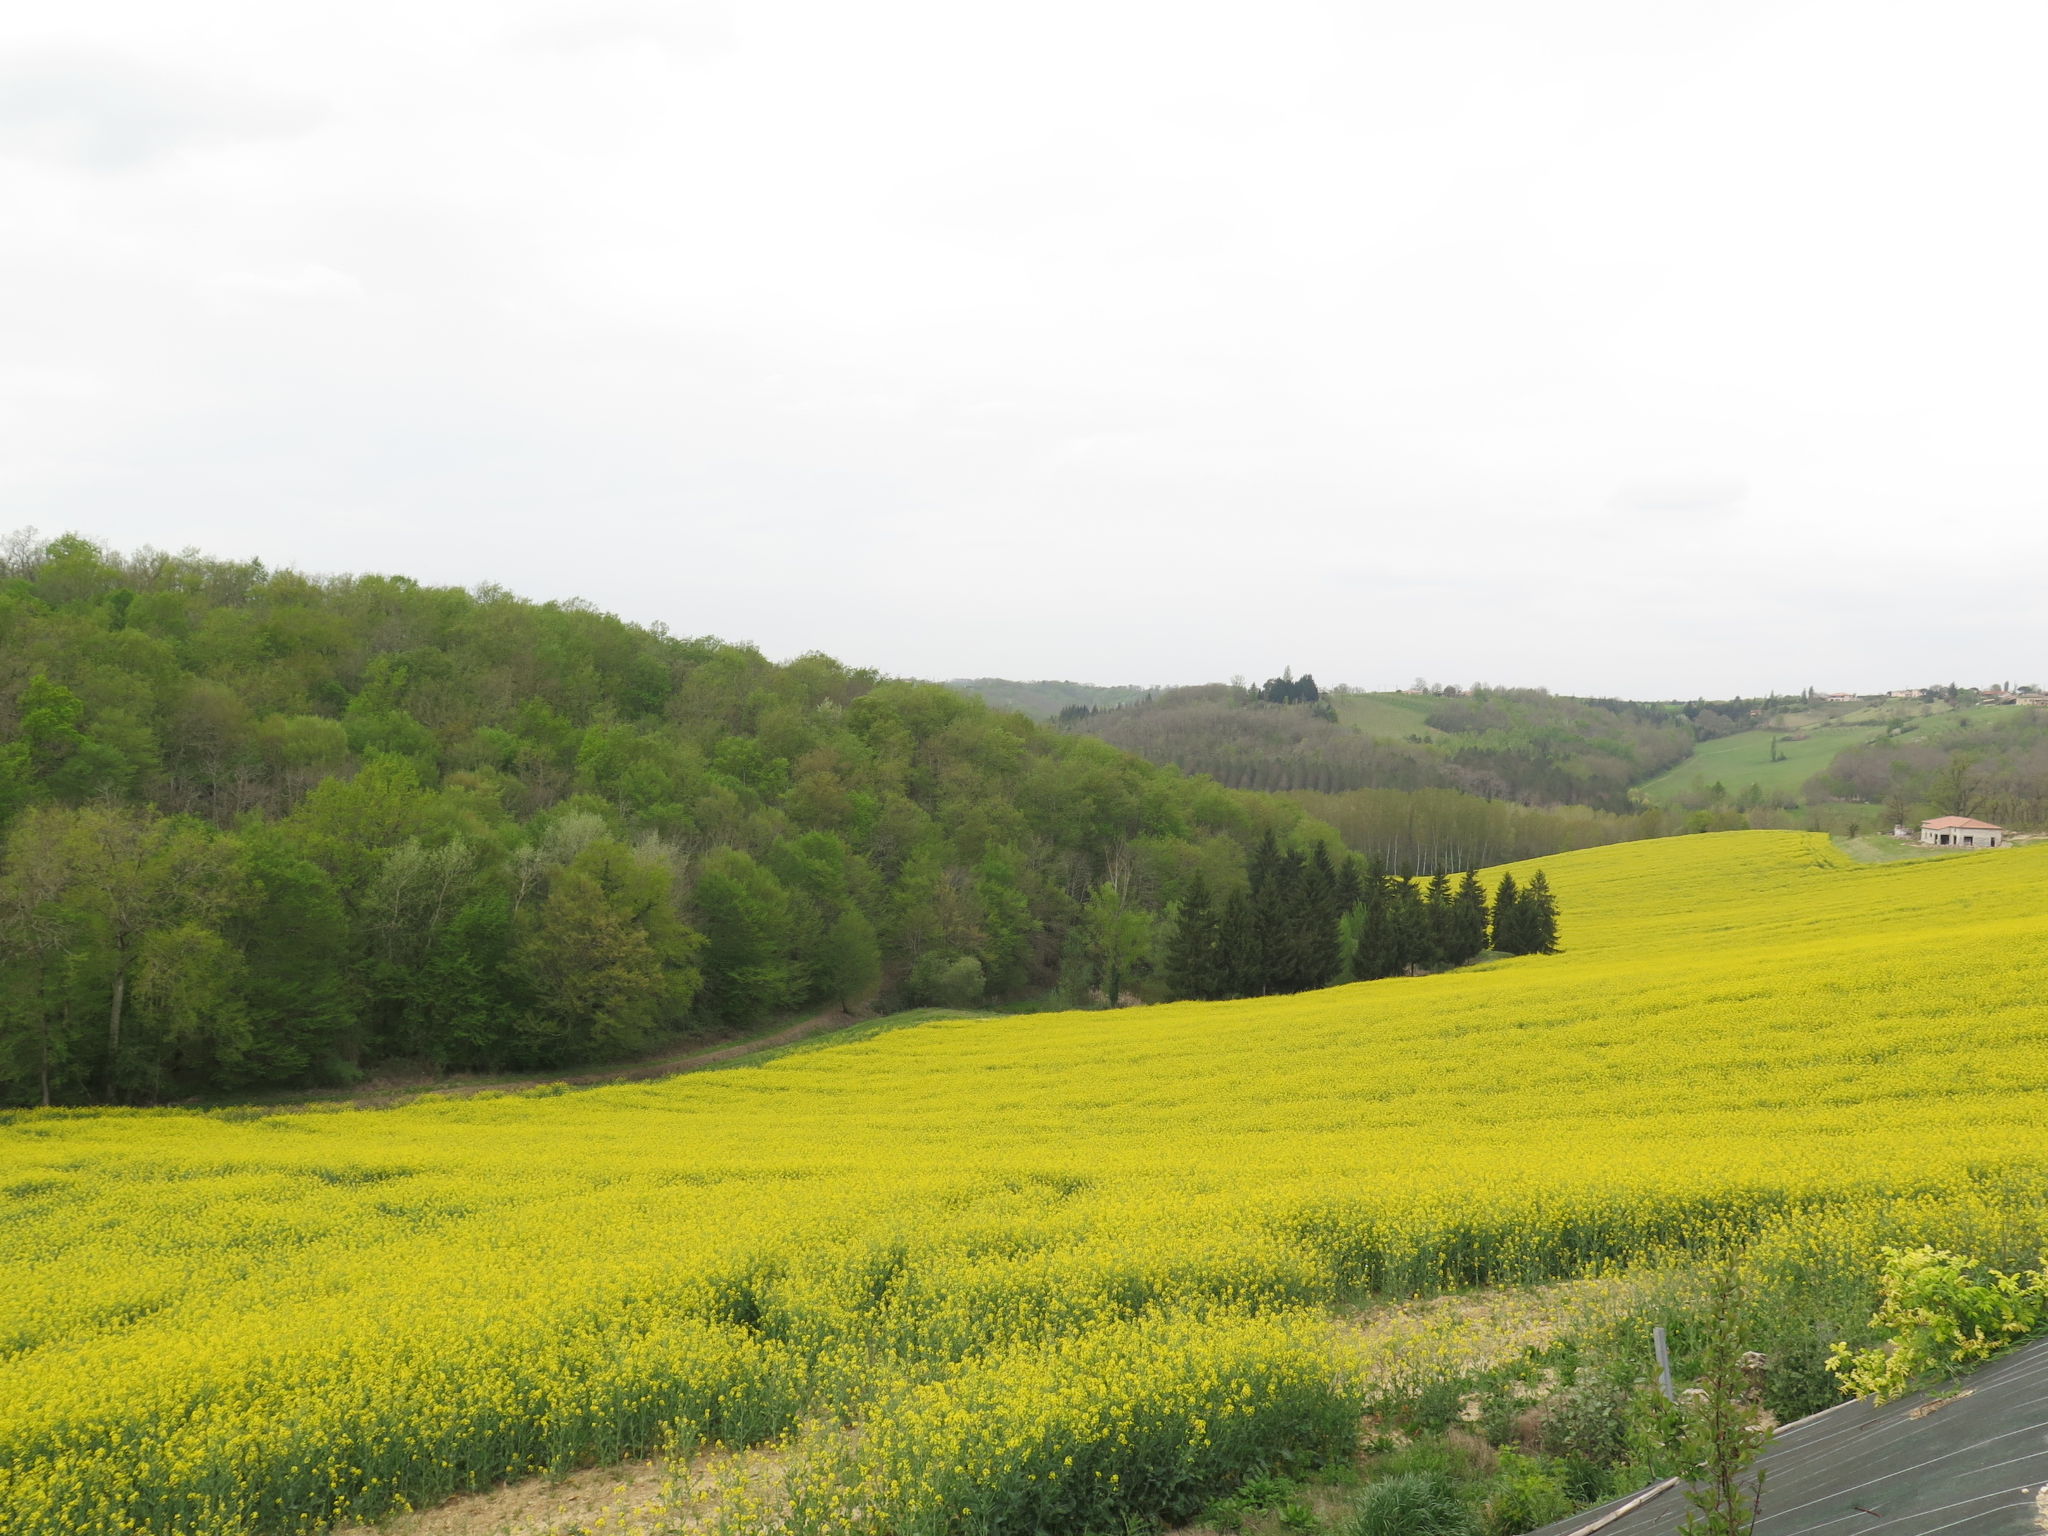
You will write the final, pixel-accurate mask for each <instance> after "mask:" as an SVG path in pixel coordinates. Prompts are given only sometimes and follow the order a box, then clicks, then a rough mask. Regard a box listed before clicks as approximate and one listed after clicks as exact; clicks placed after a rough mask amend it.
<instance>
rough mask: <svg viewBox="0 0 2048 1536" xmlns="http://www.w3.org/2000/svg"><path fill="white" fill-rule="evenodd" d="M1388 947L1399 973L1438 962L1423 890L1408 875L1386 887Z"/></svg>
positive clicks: (1395, 968)
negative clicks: (1417, 887)
mask: <svg viewBox="0 0 2048 1536" xmlns="http://www.w3.org/2000/svg"><path fill="white" fill-rule="evenodd" d="M1386 908H1387V928H1388V940H1387V944H1388V948H1389V949H1390V950H1391V951H1392V954H1393V959H1394V969H1393V971H1392V972H1391V974H1393V975H1396V976H1400V975H1405V974H1406V973H1408V972H1409V971H1426V970H1429V969H1431V968H1433V967H1434V966H1436V965H1437V964H1438V963H1439V955H1438V953H1437V947H1436V935H1435V933H1434V932H1432V931H1431V928H1430V921H1429V908H1428V906H1427V904H1425V903H1424V901H1423V899H1422V893H1421V892H1420V891H1419V890H1417V889H1416V888H1415V882H1414V881H1413V880H1409V879H1405V878H1404V879H1400V880H1396V881H1395V882H1394V883H1393V885H1391V886H1390V887H1389V888H1388V890H1387V902H1386Z"/></svg>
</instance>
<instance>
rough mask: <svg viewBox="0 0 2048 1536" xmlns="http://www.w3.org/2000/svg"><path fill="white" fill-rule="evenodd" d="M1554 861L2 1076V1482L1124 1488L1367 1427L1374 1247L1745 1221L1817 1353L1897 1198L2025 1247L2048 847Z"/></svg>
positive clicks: (1224, 1477)
mask: <svg viewBox="0 0 2048 1536" xmlns="http://www.w3.org/2000/svg"><path fill="white" fill-rule="evenodd" d="M1544 868H1545V870H1546V872H1547V874H1548V876H1549V878H1550V880H1551V881H1552V883H1553V884H1554V886H1555V887H1556V889H1557V891H1558V893H1559V897H1560V900H1561V904H1562V907H1563V910H1564V912H1565V914H1566V918H1567V925H1566V931H1565V934H1564V943H1565V950H1566V952H1565V953H1563V954H1561V955H1558V956H1555V957H1528V958H1522V959H1515V960H1506V961H1499V962H1495V963H1491V964H1487V965H1482V966H1478V967H1474V968H1470V969H1467V970H1464V971H1459V972H1453V973H1448V974H1444V975H1440V976H1432V977H1423V978H1415V979H1401V980H1392V981H1385V982H1374V983H1366V984H1361V985H1353V986H1347V987H1337V988H1332V989H1329V990H1326V991H1322V992H1315V993H1308V994H1301V995H1297V996H1292V997H1285V998H1270V999H1262V1000H1255V1001H1248V1002H1238V1003H1216V1004H1174V1005H1168V1006H1161V1007H1154V1008H1147V1009H1139V1010H1131V1011H1126V1012H1123V1013H1120V1014H1115V1015H1105V1014H1103V1013H1100V1012H1096V1013H1077V1014H1056V1015H1040V1016H1031V1017H1013V1018H973V1019H957V1020H950V1021H938V1022H931V1023H925V1024H922V1025H919V1026H917V1027H910V1028H903V1029H898V1030H894V1031H891V1032H888V1033H884V1034H880V1035H877V1036H874V1037H873V1038H869V1039H864V1040H860V1041H857V1042H853V1043H843V1044H839V1045H836V1046H833V1045H824V1046H819V1047H817V1048H814V1049H806V1050H799V1051H796V1052H794V1053H790V1054H784V1055H781V1056H779V1057H777V1058H776V1059H774V1060H771V1061H767V1062H765V1063H762V1064H759V1065H751V1066H742V1067H736V1068H732V1069H728V1070H724V1071H719V1072H711V1073H703V1074H698V1075H695V1076H692V1077H688V1078H679V1079H675V1080H672V1081H669V1082H665V1083H658V1084H641V1085H632V1086H620V1087H611V1088H600V1089H591V1090H588V1091H582V1092H569V1093H555V1094H550V1093H547V1092H545V1091H542V1092H538V1093H527V1094H516V1095H507V1096H504V1097H499V1098H471V1099H467V1100H461V1101H454V1100H443V1101H435V1100H432V1099H429V1100H426V1101H423V1102H419V1103H415V1104H413V1105H411V1106H409V1107H405V1108H400V1109H394V1110H383V1111H376V1112H369V1111H347V1110H341V1111H336V1112H325V1113H290V1114H261V1113H256V1112H253V1111H236V1112H225V1113H214V1114H200V1113H190V1112H180V1111H133V1110H113V1111H23V1112H16V1113H13V1114H11V1115H9V1116H7V1117H6V1119H5V1123H4V1124H0V1177H4V1179H5V1184H6V1189H7V1192H8V1197H9V1206H8V1214H9V1216H10V1218H11V1219H10V1220H8V1221H7V1222H6V1223H5V1224H4V1225H0V1276H4V1284H0V1340H4V1341H5V1343H6V1346H7V1347H8V1349H9V1351H10V1356H9V1366H10V1368H9V1371H8V1372H7V1375H6V1379H5V1384H4V1386H0V1394H4V1395H0V1524H7V1525H8V1528H10V1529H19V1530H24V1531H41V1530H56V1529H62V1530H65V1531H69V1532H76V1533H80V1536H88V1533H90V1536H97V1533H101V1532H113V1531H135V1530H148V1531H178V1532H192V1533H195V1536H196V1533H198V1532H202V1531H203V1532H206V1533H209V1536H214V1533H234V1532H255V1531H258V1530H261V1531H272V1530H285V1529H291V1530H298V1529H313V1528H317V1527H318V1526H319V1525H321V1524H322V1523H324V1522H326V1521H329V1520H333V1519H338V1518H341V1517H344V1516H375V1515H378V1514H380V1513H382V1512H384V1511H387V1510H390V1509H393V1508H398V1507H403V1506H404V1505H406V1504H408V1503H411V1504H418V1503H422V1502H425V1501H431V1500H434V1499H438V1498H441V1497H443V1496H445V1495H446V1494H448V1493H450V1492H453V1491H456V1490H459V1489H463V1488H470V1487H478V1486H483V1485H486V1484H488V1483H490V1482H491V1481H493V1480H495V1479H499V1478H503V1477H507V1476H516V1475H519V1474H522V1473H525V1472H529V1471H535V1470H544V1469H547V1468H551V1467H552V1468H567V1467H570V1466H575V1465H579V1464H584V1463H588V1462H591V1461H604V1460H607V1459H612V1458H616V1457H618V1456H620V1455H623V1454H626V1453H628V1452H631V1451H634V1450H637V1449H641V1448H644V1447H646V1446H648V1445H651V1444H654V1443H656V1442H658V1441H659V1440H660V1439H661V1438H662V1436H663V1435H664V1433H669V1434H671V1435H673V1434H675V1433H678V1432H680V1433H682V1434H684V1435H685V1437H686V1438H687V1437H688V1436H692V1435H694V1436H699V1437H704V1438H720V1439H724V1440H727V1441H731V1442H735V1443H744V1442H748V1441H756V1440H762V1439H767V1438H770V1437H774V1436H778V1435H782V1434H785V1433H794V1434H796V1436H797V1438H796V1440H795V1442H794V1444H793V1446H792V1447H791V1449H790V1452H789V1456H788V1460H787V1463H786V1467H787V1482H786V1485H785V1496H786V1502H785V1503H784V1504H783V1505H781V1506H780V1507H779V1508H780V1512H779V1513H778V1514H776V1515H775V1516H774V1518H776V1519H786V1520H787V1521H788V1522H789V1525H788V1526H787V1527H786V1528H790V1529H796V1530H816V1531H824V1530H828V1529H830V1530H853V1531H860V1532H872V1533H875V1536H880V1533H883V1532H888V1531H903V1530H929V1531H942V1530H943V1531H961V1532H968V1531H977V1532H991V1533H993V1532H1011V1531H1017V1532H1022V1531H1029V1530H1047V1531H1053V1530H1058V1531H1080V1530H1083V1529H1100V1528H1103V1527H1104V1526H1107V1525H1113V1524H1115V1523H1116V1522H1117V1521H1119V1520H1122V1519H1129V1518H1138V1517H1146V1518H1149V1517H1152V1516H1155V1515H1158V1516H1165V1517H1169V1518H1180V1517H1184V1516H1185V1515H1187V1514H1188V1512H1189V1511H1190V1510H1191V1509H1192V1508H1193V1507H1194V1506H1195V1505H1196V1504H1198V1503H1199V1502H1200V1501H1201V1500H1202V1499H1203V1498H1205V1497H1208V1496H1210V1495H1211V1494H1213V1493H1215V1492H1217V1491H1219V1490H1221V1489H1223V1488H1226V1487H1229V1486H1232V1485H1233V1484H1234V1481H1235V1479H1237V1478H1239V1477H1241V1476H1243V1475H1244V1474H1245V1473H1246V1472H1247V1471H1248V1470H1250V1469H1252V1468H1253V1467H1256V1466H1261V1465H1268V1464H1271V1463H1272V1460H1273V1458H1274V1457H1275V1456H1277V1455H1279V1454H1280V1453H1281V1452H1282V1451H1283V1450H1287V1451H1289V1453H1290V1454H1292V1453H1294V1452H1302V1453H1305V1454H1306V1453H1313V1452H1315V1451H1316V1450H1317V1448H1318V1447H1320V1448H1323V1449H1328V1448H1330V1447H1333V1446H1337V1445H1341V1444H1345V1443H1347V1437H1349V1436H1351V1435H1352V1434H1353V1433H1354V1430H1353V1427H1352V1426H1353V1424H1354V1422H1355V1416H1356V1413H1357V1411H1358V1408H1359V1405H1360V1401H1361V1398H1360V1394H1361V1392H1363V1391H1365V1390H1367V1389H1369V1388H1370V1386H1371V1383H1370V1381H1363V1382H1362V1381H1361V1380H1359V1379H1358V1378H1357V1376H1356V1374H1355V1371H1356V1363H1355V1361H1354V1362H1352V1363H1350V1364H1347V1363H1346V1362H1347V1360H1349V1359H1350V1357H1348V1356H1346V1355H1345V1353H1344V1350H1343V1348H1342V1346H1341V1337H1342V1335H1341V1331H1339V1332H1335V1333H1333V1332H1332V1330H1331V1328H1330V1326H1329V1325H1328V1323H1327V1321H1326V1319H1327V1318H1328V1316H1329V1315H1330V1313H1331V1312H1332V1309H1336V1308H1341V1307H1344V1306H1347V1305H1350V1304H1355V1303H1358V1302H1361V1301H1364V1300H1367V1299H1369V1298H1372V1297H1374V1296H1386V1295H1391V1296H1402V1295H1411V1294H1416V1293H1423V1292H1429V1291H1433V1290H1439V1289H1442V1288H1445V1287H1457V1286H1472V1285H1488V1284H1501V1283H1507V1282H1513V1281H1533V1280H1542V1279H1549V1278H1557V1277H1566V1276H1573V1275H1582V1274H1590V1273H1596V1272H1609V1271H1613V1270H1616V1269H1626V1268H1629V1267H1633V1266H1643V1265H1655V1264H1668V1263H1671V1262H1674V1261H1677V1260H1680V1259H1682V1257H1683V1255H1684V1254H1685V1253H1686V1252H1688V1251H1691V1250H1696V1249H1697V1248H1699V1247H1701V1246H1703V1245H1706V1244H1709V1243H1712V1242H1716V1241H1735V1242H1739V1243H1741V1244H1742V1245H1744V1247H1745V1248H1746V1251H1747V1253H1748V1263H1749V1264H1750V1266H1751V1272H1752V1274H1753V1275H1754V1277H1755V1284H1756V1285H1757V1287H1758V1289H1759V1292H1760V1294H1763V1295H1766V1296H1768V1297H1772V1298H1775V1305H1776V1308H1777V1310H1776V1311H1774V1312H1773V1313H1772V1314H1771V1315H1772V1316H1773V1317H1776V1318H1778V1319H1779V1320H1780V1326H1781V1336H1780V1337H1778V1338H1776V1339H1774V1340H1773V1341H1771V1342H1770V1343H1769V1344H1768V1346H1767V1347H1768V1348H1769V1349H1770V1351H1771V1352H1772V1354H1773V1358H1775V1359H1781V1360H1783V1361H1786V1362H1792V1363H1793V1364H1800V1365H1801V1366H1802V1368H1804V1369H1808V1370H1817V1365H1816V1363H1815V1362H1816V1359H1817V1356H1816V1355H1815V1353H1814V1352H1815V1351H1817V1350H1824V1349H1825V1347H1826V1343H1827V1340H1828V1339H1829V1338H1830V1337H1832V1336H1850V1337H1856V1336H1858V1333H1857V1330H1858V1329H1859V1328H1861V1326H1862V1314H1863V1313H1864V1312H1866V1311H1867V1309H1868V1291H1867V1278H1868V1275H1869V1273H1870V1272H1871V1270H1872V1267H1873V1265H1874V1253H1875V1250H1876V1248H1877V1246H1878V1245H1879V1244H1881V1243H1884V1242H1890V1241H1900V1240H1931V1241H1937V1242H1945V1243H1953V1244H1957V1245H1970V1246H1971V1247H1972V1248H1973V1249H1974V1250H1975V1251H1981V1252H1985V1253H1987V1254H1990V1255H1994V1256H2004V1255H2020V1256H2027V1255H2031V1254H2032V1253H2034V1252H2037V1251H2038V1245H2039V1243H2040V1241H2041V1239H2042V1236H2043V1230H2044V1212H2043V1207H2042V1202H2041V1200H2040V1196H2039V1189H2040V1187H2041V1186H2040V1181H2041V1177H2042V1174H2043V1172H2044V1163H2048V1156H2044V1152H2043V1148H2044V1146H2048V1092H2044V1090H2048V1015H2044V1013H2043V1010H2042V1008H2041V1006H2040V1003H2039V998H2040V997H2041V995H2042V993H2043V990H2044V987H2048V849H2043V850H2039V851H2035V850H2017V851H2012V852H2002V853H1990V854H1979V855H1971V856H1964V857H1957V858H1951V859H1945V860H1938V861H1930V862H1919V863H1909V864H1899V865H1862V864H1857V863H1855V862H1853V861H1851V860H1849V859H1847V858H1846V857H1844V856H1843V855H1842V854H1840V853H1839V852H1837V851H1836V850H1835V849H1834V847H1833V846H1832V845H1831V844H1830V843H1829V842H1828V840H1827V839H1825V838H1822V837H1818V836H1814V835H1809V834H1802V833H1790V832H1785V833H1772V832H1755V833H1730V834H1723V835H1714V836H1703V837H1692V838H1678V839H1663V840H1658V841H1653V842H1639V843H1631V844H1624V845H1619V846H1614V847H1608V848H1600V849H1593V850H1588V851H1586V852H1582V853H1576V854H1570V855H1565V856H1562V857H1558V858H1555V859H1550V860H1547V861H1546V862H1545V864H1544ZM1518 872H1519V873H1521V874H1523V875H1527V874H1528V873H1530V869H1529V867H1528V866H1523V867H1522V868H1521V869H1520V870H1519V871H1518ZM1944 957H1961V960H1962V961H1963V962H1966V963H1951V961H1950V960H1949V959H1946V958H1944ZM1438 1368H1443V1367H1440V1366H1438V1365H1432V1364H1430V1363H1429V1362H1418V1363H1417V1365H1416V1367H1415V1369H1416V1370H1417V1371H1420V1372H1423V1373H1424V1374H1426V1373H1427V1371H1428V1370H1430V1369H1438ZM1786 1368H1787V1369H1789V1368H1790V1366H1788V1367H1786ZM838 1420H847V1421H854V1422H858V1423H859V1424H860V1425H861V1426H862V1433H861V1434H860V1435H859V1436H858V1437H857V1438H856V1439H853V1440H848V1439H847V1438H846V1437H844V1436H843V1435H842V1434H840V1433H839V1432H838V1431H837V1430H836V1429H834V1428H833V1427H832V1424H833V1422H834V1421H838ZM806 1423H808V1424H810V1425H811V1427H810V1428H808V1429H802V1428H800V1427H801V1426H803V1425H804V1424H806ZM677 1425H680V1426H681V1430H680V1431H677V1430H675V1429H674V1428H673V1426H677ZM763 1518H767V1517H766V1516H764V1517H763Z"/></svg>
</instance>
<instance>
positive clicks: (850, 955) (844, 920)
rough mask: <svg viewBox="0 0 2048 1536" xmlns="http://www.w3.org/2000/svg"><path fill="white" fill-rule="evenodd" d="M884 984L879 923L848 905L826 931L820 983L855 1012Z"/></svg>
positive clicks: (819, 967) (820, 954) (847, 1010)
mask: <svg viewBox="0 0 2048 1536" xmlns="http://www.w3.org/2000/svg"><path fill="white" fill-rule="evenodd" d="M881 985H882V946H881V942H880V940H878V939H877V938H876V937H875V925H874V924H873V923H871V922H869V921H868V920H867V917H866V916H865V915H864V914H863V913H862V912H861V910H860V909H859V908H858V907H848V908H847V909H846V910H845V911H843V912H841V913H840V914H839V916H838V917H836V918H834V919H833V921H832V926H831V927H830V928H828V929H826V930H825V938H824V941H823V943H822V944H821V945H820V946H819V949H818V959H817V986H818V990H819V991H820V992H821V993H823V995H824V996H826V997H829V998H831V999H832V1000H833V1001H835V1002H836V1003H838V1004H839V1011H840V1012H841V1013H851V1012H853V1010H854V1007H855V1005H856V1004H860V1003H865V1002H867V1001H868V1000H869V999H871V998H872V997H874V995H875V993H876V992H878V991H879V990H881Z"/></svg>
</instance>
